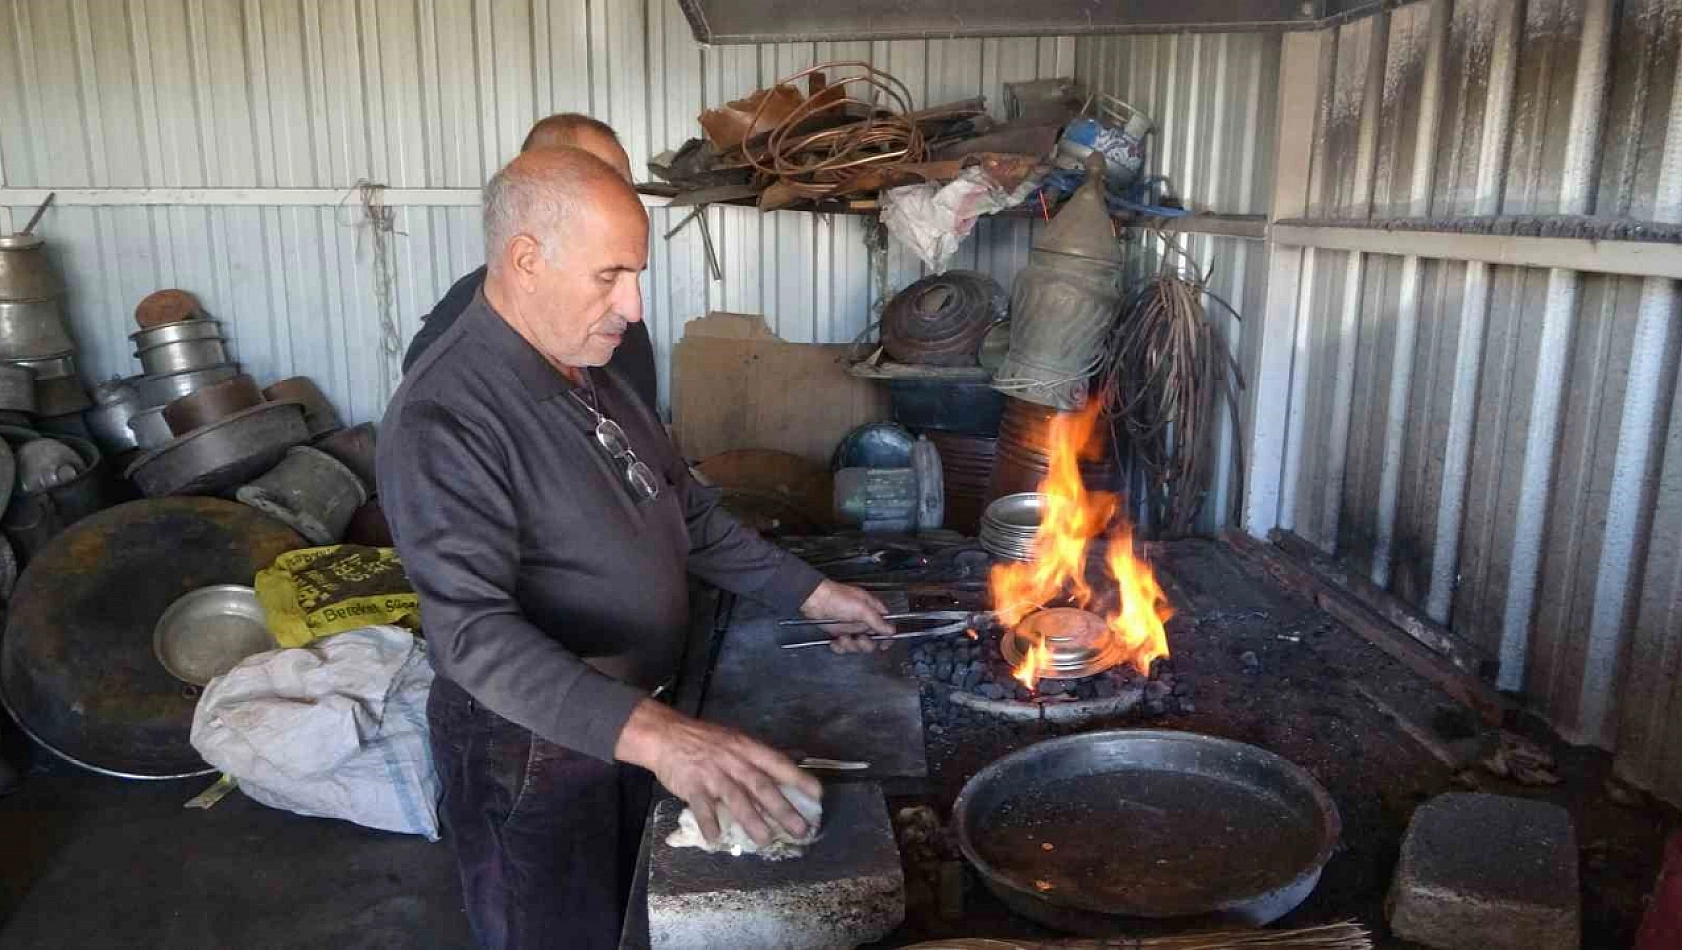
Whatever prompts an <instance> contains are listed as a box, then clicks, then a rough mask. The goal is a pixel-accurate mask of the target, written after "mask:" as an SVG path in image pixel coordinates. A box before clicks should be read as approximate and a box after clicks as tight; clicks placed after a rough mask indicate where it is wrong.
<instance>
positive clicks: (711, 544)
mask: <svg viewBox="0 0 1682 950" xmlns="http://www.w3.org/2000/svg"><path fill="white" fill-rule="evenodd" d="M589 378H590V380H591V382H592V384H593V386H592V388H593V389H594V392H595V397H596V398H597V399H598V400H599V409H600V411H601V413H602V414H603V415H604V416H606V417H608V418H609V419H612V420H614V421H615V422H617V423H619V425H620V427H622V428H623V429H624V430H625V435H626V437H627V439H628V440H629V442H630V447H631V449H632V450H633V451H634V452H635V453H636V454H637V456H638V457H639V458H640V459H641V460H642V461H644V462H646V463H647V464H648V465H649V466H650V467H651V468H653V470H654V471H655V472H656V473H657V476H658V480H659V481H660V483H661V488H660V494H659V496H658V497H657V498H654V499H646V498H642V497H640V496H639V495H637V494H636V493H635V492H634V491H632V489H631V488H630V486H628V485H627V483H626V480H625V467H624V465H623V464H622V463H621V462H617V461H615V460H614V459H613V458H612V457H611V456H610V455H609V454H608V453H607V452H606V451H604V450H603V449H602V448H601V447H600V446H599V445H597V443H596V440H595V438H594V427H595V422H594V419H593V417H592V416H591V415H590V413H589V412H588V410H586V409H585V408H584V407H583V406H582V405H580V404H579V402H578V400H577V399H575V398H574V396H573V395H572V394H573V393H574V392H578V393H579V395H580V396H586V394H585V393H584V392H581V391H579V390H577V388H576V387H574V386H573V384H572V383H571V382H569V381H568V380H567V378H566V377H565V376H563V375H562V374H561V373H560V372H559V371H557V370H556V369H555V368H554V367H553V366H551V365H550V364H549V363H548V362H547V361H546V360H545V359H544V358H543V356H542V355H541V354H539V353H538V352H537V350H535V349H533V348H532V347H531V345H530V344H528V343H527V342H526V341H525V340H524V339H523V338H522V337H520V336H519V334H517V333H515V332H514V330H513V329H512V328H511V327H509V326H508V324H507V323H505V322H504V321H503V320H502V318H501V317H499V316H498V315H497V314H496V312H495V311H494V310H492V309H491V307H490V305H489V304H488V303H487V302H486V301H485V298H484V295H483V294H482V293H481V294H479V295H478V296H476V297H475V298H474V299H473V302H472V303H471V305H469V306H468V308H467V309H466V311H465V312H464V313H463V314H462V315H461V319H460V320H458V321H457V322H456V324H455V326H453V327H452V328H450V330H449V331H448V332H446V333H445V334H443V335H442V336H441V337H439V339H438V342H437V343H436V345H434V346H433V347H432V348H431V349H429V350H428V351H427V353H426V355H425V356H424V357H422V358H421V359H420V360H419V361H417V362H416V363H415V365H414V367H413V369H412V370H410V372H409V374H408V376H407V377H406V378H405V379H404V381H403V385H402V386H401V387H399V388H398V390H397V394H396V395H395V396H393V397H392V401H391V405H390V406H389V407H388V408H387V410H386V415H385V423H384V425H383V426H382V427H381V429H380V441H379V448H378V452H379V460H378V462H379V464H378V466H377V471H378V473H379V483H380V484H379V488H380V497H381V498H382V499H384V503H385V512H386V517H387V518H388V519H389V520H390V522H391V529H392V534H393V536H394V537H395V538H396V541H397V550H398V553H399V554H400V555H401V556H402V558H403V564H404V567H405V568H406V569H407V570H408V574H409V580H410V581H411V582H412V583H413V584H414V587H415V590H416V591H417V592H418V593H419V594H420V603H421V624H422V627H423V629H424V630H425V632H426V639H427V643H428V647H429V653H430V655H431V657H432V663H433V666H434V667H435V668H436V669H437V671H438V674H439V675H440V676H443V677H445V678H446V679H449V680H452V681H454V682H455V683H457V684H458V685H460V686H461V687H462V688H464V689H466V690H467V692H468V693H469V694H471V695H472V696H473V697H474V698H475V699H476V700H478V701H479V702H481V703H483V704H484V705H485V706H486V707H488V708H489V709H490V710H491V711H492V712H495V713H498V714H499V715H501V716H503V717H504V718H506V719H510V720H513V721H514V722H516V723H519V724H520V725H522V726H524V727H526V728H527V729H530V730H531V731H533V732H535V733H537V734H538V735H540V736H542V737H543V738H545V739H548V740H549V741H550V742H554V743H556V744H558V745H562V746H566V747H568V748H571V749H575V750H577V751H579V752H583V753H586V754H588V755H592V756H596V757H598V758H602V759H611V758H612V756H613V748H614V745H615V744H616V743H617V741H618V737H619V730H620V728H621V727H622V726H623V725H624V723H625V719H626V718H627V717H628V716H629V715H630V713H631V709H632V707H634V706H635V705H636V704H637V702H639V701H640V700H641V699H642V698H643V697H644V696H646V695H647V691H648V690H650V689H651V688H653V687H655V686H658V685H659V684H661V683H663V682H666V681H667V680H668V679H670V678H671V677H672V676H673V675H674V674H675V673H676V671H677V665H678V662H679V660H680V659H681V652H682V647H683V642H684V636H685V627H686V625H687V624H688V622H689V606H688V583H687V578H686V574H687V573H688V572H693V573H695V574H696V575H697V576H699V577H700V578H701V579H703V580H706V581H708V582H710V583H713V584H715V585H717V586H719V587H722V588H724V589H725V590H729V591H732V592H735V593H738V594H742V595H744V596H748V597H751V598H753V599H755V600H758V601H761V602H762V603H765V604H768V605H770V606H772V607H773V608H775V609H777V610H780V611H784V612H793V611H795V610H797V609H798V608H799V607H800V605H801V604H802V603H803V602H804V601H805V600H806V598H807V597H808V596H809V595H810V594H811V592H812V591H813V590H815V589H816V588H817V586H818V583H819V581H820V580H822V575H820V574H819V573H818V572H817V571H815V570H813V569H812V568H811V567H809V566H807V565H806V564H804V563H802V562H800V561H799V560H797V559H795V558H794V557H792V556H790V555H789V554H787V553H786V552H784V551H783V550H781V549H780V548H777V547H776V546H774V545H772V544H770V543H769V542H767V541H765V540H764V539H762V538H760V537H759V536H758V535H757V534H754V533H753V532H752V531H750V530H748V529H747V528H744V527H742V526H741V525H740V524H738V523H737V522H736V521H735V519H733V518H732V517H730V515H729V514H727V513H726V512H725V511H724V509H723V508H721V507H719V505H718V497H719V496H718V494H717V493H716V492H715V491H712V490H710V489H707V488H704V487H702V486H701V485H699V484H698V483H696V482H695V481H694V480H693V479H692V478H691V477H690V475H689V469H688V466H687V465H685V464H684V462H683V459H682V458H681V457H680V456H679V455H678V453H677V450H676V449H675V448H674V447H673V446H672V444H671V442H670V441H669V440H668V439H667V438H666V433H665V430H664V428H663V427H662V426H661V425H660V421H659V419H657V418H656V417H655V415H654V413H653V412H652V411H651V410H650V409H649V408H648V407H647V406H646V405H644V404H643V403H642V402H641V401H640V400H639V399H638V398H637V397H636V395H635V394H633V393H632V391H631V388H630V386H629V385H628V384H627V383H626V382H625V380H624V378H623V377H622V376H621V375H620V374H619V373H618V372H616V371H615V370H613V369H612V368H610V367H604V368H601V369H595V370H591V371H589Z"/></svg>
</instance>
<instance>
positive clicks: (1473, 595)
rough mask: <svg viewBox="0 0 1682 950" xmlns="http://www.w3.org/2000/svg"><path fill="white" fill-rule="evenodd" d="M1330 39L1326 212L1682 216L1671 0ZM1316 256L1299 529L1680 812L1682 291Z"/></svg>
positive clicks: (1298, 468)
mask: <svg viewBox="0 0 1682 950" xmlns="http://www.w3.org/2000/svg"><path fill="white" fill-rule="evenodd" d="M1329 40H1330V42H1328V43H1325V44H1323V49H1324V51H1325V55H1326V56H1327V57H1329V61H1328V62H1326V63H1325V64H1324V65H1325V67H1326V69H1325V72H1324V73H1323V75H1326V76H1328V77H1329V82H1328V84H1327V86H1326V87H1324V88H1323V89H1322V97H1321V112H1320V120H1319V123H1318V126H1319V128H1318V129H1317V130H1316V143H1317V145H1316V150H1315V159H1314V166H1313V172H1312V176H1311V186H1310V212H1309V216H1310V217H1312V218H1336V219H1381V218H1392V217H1424V216H1434V217H1438V218H1449V219H1452V218H1465V217H1471V216H1489V215H1554V214H1568V215H1584V214H1593V215H1599V216H1608V217H1616V218H1632V219H1648V220H1660V221H1667V222H1676V221H1678V220H1682V87H1679V86H1678V85H1677V84H1678V70H1679V68H1682V4H1679V3H1677V2H1675V0H1628V2H1624V3H1617V4H1614V3H1611V2H1609V0H1588V2H1577V0H1529V2H1513V0H1457V2H1453V3H1450V2H1445V0H1437V2H1433V3H1417V4H1412V5H1409V6H1404V7H1401V8H1399V9H1396V10H1395V11H1393V12H1390V13H1386V14H1381V15H1379V16H1376V17H1373V18H1370V19H1366V20H1362V21H1359V22H1354V23H1350V24H1347V25H1344V26H1342V27H1340V28H1338V29H1337V30H1336V31H1335V33H1334V35H1332V36H1331V37H1329ZM1444 253H1445V254H1452V253H1453V251H1452V250H1451V249H1445V251H1444ZM1678 253H1682V250H1679V251H1678ZM1306 254H1307V257H1306V259H1305V263H1304V270H1303V277H1302V287H1303V290H1302V296H1301V300H1300V307H1301V309H1300V311H1299V316H1298V320H1297V329H1296V333H1297V344H1296V356H1295V360H1296V362H1295V367H1294V371H1293V377H1292V391H1291V398H1290V413H1291V416H1290V426H1289V433H1290V434H1289V442H1288V444H1287V447H1286V456H1285V480H1284V484H1283V490H1282V494H1281V498H1282V503H1281V506H1280V510H1279V513H1278V514H1279V522H1280V523H1281V524H1282V525H1283V526H1286V527H1291V528H1294V530H1296V531H1297V532H1298V533H1300V534H1302V535H1304V536H1305V537H1307V538H1309V539H1310V540H1312V541H1314V542H1315V543H1317V544H1318V545H1320V546H1321V547H1322V548H1324V549H1326V550H1328V551H1335V552H1336V554H1337V555H1338V557H1340V558H1341V559H1343V560H1345V561H1346V562H1348V563H1350V564H1351V565H1352V566H1355V567H1357V568H1359V569H1362V570H1364V571H1366V572H1367V573H1369V574H1370V576H1371V577H1372V578H1373V579H1374V580H1375V581H1376V582H1377V583H1379V584H1382V585H1385V586H1387V587H1389V589H1390V590H1391V591H1393V592H1394V593H1396V594H1397V595H1399V596H1401V597H1403V598H1405V599H1407V600H1409V601H1411V602H1413V603H1415V604H1417V605H1418V606H1419V607H1420V608H1422V609H1423V610H1425V611H1426V612H1428V613H1429V614H1431V615H1432V616H1433V617H1435V618H1436V619H1438V620H1440V621H1443V622H1446V623H1449V624H1451V625H1452V627H1453V629H1455V630H1456V631H1458V632H1459V633H1460V634H1462V635H1463V636H1464V637H1466V638H1467V639H1469V640H1471V641H1472V642H1474V643H1476V644H1478V645H1479V646H1481V647H1483V648H1484V649H1486V650H1487V651H1488V652H1489V654H1490V655H1491V656H1494V657H1498V658H1499V659H1500V661H1501V676H1500V682H1501V685H1502V686H1503V687H1504V688H1508V689H1514V690H1522V691H1523V693H1524V694H1525V696H1526V698H1527V700H1528V702H1529V703H1530V704H1531V705H1532V706H1533V707H1534V708H1535V709H1537V710H1538V711H1540V712H1541V713H1542V714H1543V715H1545V716H1546V717H1547V718H1548V719H1549V720H1550V721H1551V722H1552V723H1553V724H1554V725H1555V726H1556V727H1557V728H1558V729H1559V730H1560V731H1561V732H1562V734H1564V735H1565V736H1566V737H1568V738H1571V739H1573V740H1575V741H1580V742H1587V743H1594V744H1597V745H1600V746H1603V747H1605V748H1615V749H1617V750H1618V762H1619V767H1620V769H1621V770H1622V771H1623V772H1624V773H1625V774H1626V775H1627V776H1628V777H1630V778H1632V779H1634V780H1636V781H1638V782H1639V783H1641V784H1643V785H1647V786H1649V787H1654V788H1657V789H1658V790H1660V791H1661V792H1663V793H1664V794H1666V795H1667V796H1668V797H1670V798H1672V799H1673V800H1682V691H1679V690H1682V687H1679V683H1682V679H1679V678H1678V676H1677V672H1678V666H1679V664H1682V610H1679V608H1682V554H1679V552H1682V415H1678V414H1676V413H1675V412H1674V411H1673V410H1674V407H1675V403H1676V398H1677V375H1676V362H1677V353H1676V351H1677V332H1676V327H1675V324H1676V322H1677V318H1678V312H1677V288H1676V286H1675V283H1674V282H1672V281H1669V280H1662V279H1656V278H1655V279H1645V280H1644V279H1642V278H1640V277H1615V276H1607V275H1601V274H1584V273H1578V272H1575V271H1565V270H1552V271H1548V270H1541V269H1532V268H1520V267H1505V266H1494V265H1486V264H1480V263H1470V264H1469V263H1465V262H1461V261H1454V260H1435V259H1421V258H1412V257H1406V258H1404V257H1399V256H1389V255H1383V254H1361V253H1348V252H1332V251H1325V250H1320V251H1316V250H1313V249H1312V248H1311V249H1309V250H1308V251H1307V252H1306Z"/></svg>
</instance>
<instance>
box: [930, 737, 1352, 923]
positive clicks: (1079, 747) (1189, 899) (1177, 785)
mask: <svg viewBox="0 0 1682 950" xmlns="http://www.w3.org/2000/svg"><path fill="white" fill-rule="evenodd" d="M952 815H953V826H954V830H955V833H956V835H957V838H958V846H959V848H960V849H961V850H962V851H963V854H964V857H965V858H966V859H967V860H968V861H969V862H970V864H971V865H972V866H974V868H975V869H976V871H977V873H978V874H980V876H981V879H982V881H983V882H984V883H985V884H986V885H987V888H988V889H989V890H991V891H992V892H993V893H994V894H996V895H998V897H999V898H1000V899H1001V900H1003V901H1004V902H1005V904H1006V905H1008V906H1009V907H1010V908H1011V909H1012V910H1014V911H1016V912H1017V913H1019V914H1022V915H1023V916H1025V917H1029V918H1032V919H1033V920H1036V921H1039V922H1040V923H1043V924H1046V925H1047V926H1050V927H1054V928H1057V929H1059V930H1069V931H1074V932H1077V933H1082V934H1089V935H1094V936H1106V935H1113V934H1116V933H1121V932H1132V933H1140V932H1148V931H1149V930H1150V929H1151V928H1152V927H1160V926H1162V925H1163V924H1164V923H1167V922H1170V921H1171V922H1172V923H1173V925H1174V926H1175V927H1186V926H1229V925H1234V924H1237V925H1244V926H1252V927H1259V926H1263V925H1265V924H1267V923H1269V922H1271V921H1274V920H1277V919H1278V918H1279V917H1281V916H1283V915H1285V914H1286V913H1288V912H1289V911H1290V910H1291V909H1292V908H1294V907H1296V906H1297V905H1298V904H1300V903H1302V901H1303V900H1304V899H1305V898H1307V896H1308V895H1309V893H1310V892H1311V891H1313V890H1314V887H1315V885H1316V884H1318V883H1319V880H1320V872H1321V870H1322V869H1324V867H1325V865H1326V862H1327V861H1328V860H1330V858H1331V855H1332V851H1333V850H1334V849H1335V848H1336V846H1337V841H1338V836H1339V835H1340V833H1341V829H1342V823H1341V819H1340V818H1339V816H1338V811H1337V806H1336V805H1335V804H1334V803H1333V802H1332V799H1331V796H1330V795H1328V794H1327V793H1326V790H1325V789H1324V788H1322V787H1321V786H1320V784H1319V783H1318V782H1316V781H1315V780H1314V778H1313V776H1311V775H1309V774H1308V773H1307V772H1306V771H1304V770H1303V769H1302V768H1300V767H1299V766H1297V765H1295V764H1293V763H1291V762H1288V761H1286V760H1285V759H1282V758H1280V757H1279V756H1277V755H1274V754H1273V753H1271V752H1267V751H1265V750H1263V749H1259V748H1256V747H1255V746H1251V745H1246V744H1244V743H1242V742H1234V741H1232V740H1230V739H1217V738H1214V737H1211V736H1203V735H1197V734H1195V733H1190V732H1173V731H1169V730H1157V729H1115V730H1109V731H1104V732H1089V733H1085V734H1082V735H1076V736H1067V737H1064V738H1061V739H1051V740H1048V741H1045V742H1040V743H1037V744H1035V745H1032V746H1029V747H1028V748H1026V749H1022V750H1020V751H1018V752H1015V753H1012V754H1011V755H1008V756H1005V757H1004V758H1002V759H999V760H998V761H996V762H994V763H993V764H991V765H989V766H987V767H986V768H984V769H982V770H981V771H980V772H978V773H976V775H975V776H974V777H973V778H971V779H970V780H969V782H968V783H966V784H965V785H964V789H963V792H962V793H961V794H959V796H958V799H957V801H956V802H955V803H954V804H953V806H952Z"/></svg>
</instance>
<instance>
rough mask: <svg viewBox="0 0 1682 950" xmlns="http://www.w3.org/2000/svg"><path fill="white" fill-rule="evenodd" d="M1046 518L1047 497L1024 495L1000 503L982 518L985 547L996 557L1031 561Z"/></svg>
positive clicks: (992, 505) (982, 540)
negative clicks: (1037, 536) (1036, 538)
mask: <svg viewBox="0 0 1682 950" xmlns="http://www.w3.org/2000/svg"><path fill="white" fill-rule="evenodd" d="M1044 516H1045V496H1044V495H1042V494H1040V493H1039V492H1021V493H1018V494H1015V495H1006V496H1004V497H1003V498H999V499H996V500H995V501H994V502H993V503H992V504H990V505H988V506H987V510H986V511H985V512H982V515H981V546H982V547H983V548H985V549H986V550H987V553H989V554H991V555H993V556H994V557H1000V558H1005V559H1006V560H1011V561H1028V560H1032V559H1033V557H1034V537H1035V536H1036V535H1037V534H1039V530H1040V520H1041V519H1042V518H1043V517H1044Z"/></svg>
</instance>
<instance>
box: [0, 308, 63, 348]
mask: <svg viewBox="0 0 1682 950" xmlns="http://www.w3.org/2000/svg"><path fill="white" fill-rule="evenodd" d="M75 346H76V344H75V343H74V342H72V341H71V339H70V334H69V333H68V332H66V331H65V329H64V314H63V311H61V310H60V309H59V305H58V300H57V299H56V298H49V299H46V300H0V359H5V360H28V359H40V358H41V357H45V356H52V355H54V354H57V353H63V352H65V351H66V350H72V349H74V348H75Z"/></svg>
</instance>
